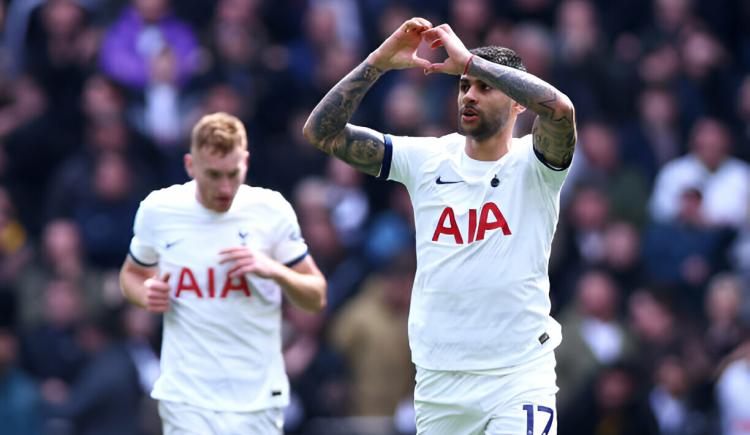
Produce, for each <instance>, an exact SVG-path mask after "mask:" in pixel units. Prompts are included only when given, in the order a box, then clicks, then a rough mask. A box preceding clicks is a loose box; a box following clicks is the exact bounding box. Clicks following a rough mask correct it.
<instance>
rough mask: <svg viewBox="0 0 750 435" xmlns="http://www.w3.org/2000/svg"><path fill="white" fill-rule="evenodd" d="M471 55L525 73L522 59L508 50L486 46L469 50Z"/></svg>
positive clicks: (495, 46)
mask: <svg viewBox="0 0 750 435" xmlns="http://www.w3.org/2000/svg"><path fill="white" fill-rule="evenodd" d="M469 51H470V52H471V54H473V55H475V56H479V57H481V58H482V59H484V60H489V61H490V62H494V63H496V64H499V65H504V66H508V67H511V68H515V69H518V70H521V71H526V65H524V64H523V59H521V56H519V55H518V53H516V52H515V51H513V50H511V49H510V48H506V47H500V46H497V45H488V46H486V47H477V48H473V49H471V50H469Z"/></svg>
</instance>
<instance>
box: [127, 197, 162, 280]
mask: <svg viewBox="0 0 750 435" xmlns="http://www.w3.org/2000/svg"><path fill="white" fill-rule="evenodd" d="M149 198H150V197H149ZM149 198H146V199H145V200H143V201H141V204H140V206H139V207H138V211H137V212H136V214H135V221H134V223H133V238H132V240H131V241H130V249H129V251H128V254H129V255H130V258H132V259H133V261H135V262H136V263H138V264H139V265H141V266H143V267H154V266H156V265H157V264H159V252H158V251H157V249H156V247H157V240H156V237H155V235H154V225H155V224H156V221H157V220H156V219H155V216H154V215H155V213H154V210H153V205H152V201H149Z"/></svg>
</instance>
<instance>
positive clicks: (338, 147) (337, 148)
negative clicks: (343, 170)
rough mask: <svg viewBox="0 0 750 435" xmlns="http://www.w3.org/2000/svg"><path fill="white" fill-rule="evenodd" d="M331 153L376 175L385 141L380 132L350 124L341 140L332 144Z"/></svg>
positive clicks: (359, 168)
mask: <svg viewBox="0 0 750 435" xmlns="http://www.w3.org/2000/svg"><path fill="white" fill-rule="evenodd" d="M333 154H334V155H335V156H336V157H338V158H340V159H341V160H343V161H345V162H346V163H348V164H350V165H352V166H353V167H355V168H357V169H358V170H360V171H362V172H364V173H367V174H370V175H378V173H379V172H380V165H381V163H382V162H383V155H384V154H385V143H384V142H383V136H382V135H381V134H379V133H376V132H374V131H373V130H369V129H364V128H358V127H355V126H351V125H350V126H347V127H346V129H345V134H344V137H343V140H340V141H339V143H337V144H334V146H333Z"/></svg>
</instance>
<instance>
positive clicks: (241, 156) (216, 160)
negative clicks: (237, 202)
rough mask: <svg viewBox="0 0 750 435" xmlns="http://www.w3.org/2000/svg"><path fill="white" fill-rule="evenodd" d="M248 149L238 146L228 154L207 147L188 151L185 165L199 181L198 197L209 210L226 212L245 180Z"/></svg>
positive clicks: (191, 175)
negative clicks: (215, 151) (212, 150)
mask: <svg viewBox="0 0 750 435" xmlns="http://www.w3.org/2000/svg"><path fill="white" fill-rule="evenodd" d="M249 155H250V154H249V153H248V152H247V151H246V150H242V149H239V148H235V149H234V150H232V151H231V152H229V153H227V154H226V155H223V156H222V155H221V154H219V153H212V152H210V151H209V150H208V149H206V148H204V149H200V150H196V151H194V152H192V153H190V154H186V155H185V168H186V169H187V171H188V174H189V175H190V177H192V178H193V179H195V182H196V184H197V185H198V200H199V201H200V203H201V204H203V206H204V207H206V208H207V209H209V210H213V211H218V212H225V211H227V210H229V208H230V207H231V206H232V201H234V196H235V195H236V194H237V190H238V189H239V188H240V185H241V184H242V183H244V182H245V175H247V161H248V157H249Z"/></svg>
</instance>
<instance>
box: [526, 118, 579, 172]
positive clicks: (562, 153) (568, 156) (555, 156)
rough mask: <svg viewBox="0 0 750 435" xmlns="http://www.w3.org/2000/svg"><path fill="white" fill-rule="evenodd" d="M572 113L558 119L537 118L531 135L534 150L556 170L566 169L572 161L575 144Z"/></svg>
mask: <svg viewBox="0 0 750 435" xmlns="http://www.w3.org/2000/svg"><path fill="white" fill-rule="evenodd" d="M573 116H574V114H573V112H570V113H569V114H566V115H564V116H561V117H560V118H558V119H544V118H541V117H537V118H536V119H535V120H534V126H533V127H532V129H531V134H532V137H533V141H534V149H536V150H537V151H538V152H539V153H541V154H542V155H543V156H544V159H545V160H546V162H547V163H549V164H550V165H552V166H554V167H557V168H567V167H568V166H570V162H571V161H573V151H574V150H575V144H576V129H575V121H574V119H573Z"/></svg>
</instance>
